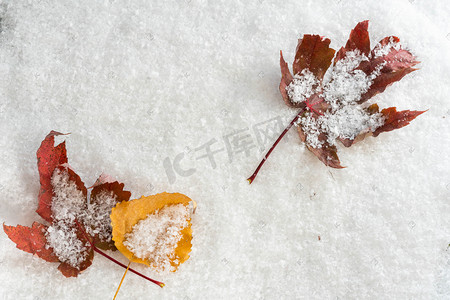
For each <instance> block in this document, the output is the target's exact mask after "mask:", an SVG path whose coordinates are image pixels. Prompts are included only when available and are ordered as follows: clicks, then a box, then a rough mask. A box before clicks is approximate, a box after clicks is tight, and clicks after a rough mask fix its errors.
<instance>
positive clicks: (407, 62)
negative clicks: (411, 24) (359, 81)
mask: <svg viewBox="0 0 450 300" xmlns="http://www.w3.org/2000/svg"><path fill="white" fill-rule="evenodd" d="M390 42H392V43H398V42H400V40H399V38H398V37H395V36H389V37H385V38H384V39H382V40H381V41H380V42H379V43H378V45H377V46H375V48H374V50H372V52H371V57H370V60H369V61H363V62H362V63H361V65H360V66H359V67H358V69H360V70H362V71H363V72H365V73H366V74H368V75H369V74H372V73H373V72H374V71H375V70H376V69H377V68H379V67H382V68H381V70H380V74H379V75H378V76H377V77H376V78H375V79H374V80H373V83H372V85H371V86H370V88H369V90H368V91H367V92H366V93H365V94H363V95H362V96H361V100H360V101H359V103H363V102H365V101H367V100H368V99H370V98H372V97H373V96H375V95H376V94H378V93H382V92H384V90H385V89H386V88H387V87H388V86H389V85H391V84H392V83H394V82H396V81H399V80H400V79H402V78H403V77H404V76H405V75H406V74H409V73H411V72H413V71H415V70H417V69H415V68H413V66H415V65H417V64H418V63H419V61H417V60H416V58H415V57H414V55H412V54H411V52H409V51H407V50H404V49H401V48H399V49H395V48H391V49H390V51H389V53H387V54H385V55H381V56H377V55H376V49H377V48H379V47H380V46H386V45H388V44H389V43H390Z"/></svg>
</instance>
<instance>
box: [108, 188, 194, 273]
mask: <svg viewBox="0 0 450 300" xmlns="http://www.w3.org/2000/svg"><path fill="white" fill-rule="evenodd" d="M190 202H193V201H192V200H191V199H190V198H189V197H187V196H185V195H183V194H180V193H161V194H157V195H152V196H147V197H144V196H142V197H141V198H139V199H135V200H131V201H124V202H121V203H118V204H117V205H116V207H114V208H113V209H112V211H111V224H112V228H113V230H112V239H113V241H114V243H115V245H116V247H117V249H118V250H119V251H120V252H121V253H122V254H123V255H125V257H127V258H128V259H129V260H130V261H132V262H137V263H142V264H146V265H148V266H152V267H154V268H156V269H158V266H156V265H155V264H154V263H152V258H145V259H141V258H138V257H136V256H135V255H134V254H133V252H131V251H130V250H129V249H128V248H127V247H126V246H125V245H124V242H125V241H126V234H127V233H130V232H131V231H132V230H133V226H134V225H136V224H137V223H138V222H139V221H141V220H144V219H146V218H147V217H148V216H149V215H151V214H153V213H155V212H157V211H159V210H161V209H163V208H165V207H167V206H170V205H177V204H182V205H184V206H188V205H189V203H190ZM190 221H191V219H190V218H189V219H187V222H188V226H186V227H185V228H184V229H182V231H181V235H182V237H181V239H180V241H179V242H178V244H177V246H176V248H175V251H174V255H173V256H172V257H171V259H170V264H171V266H172V267H173V270H174V271H176V269H177V268H178V266H179V265H180V264H181V263H183V262H185V261H186V260H187V259H188V258H189V253H190V252H191V246H192V244H191V240H192V228H191V222H190Z"/></svg>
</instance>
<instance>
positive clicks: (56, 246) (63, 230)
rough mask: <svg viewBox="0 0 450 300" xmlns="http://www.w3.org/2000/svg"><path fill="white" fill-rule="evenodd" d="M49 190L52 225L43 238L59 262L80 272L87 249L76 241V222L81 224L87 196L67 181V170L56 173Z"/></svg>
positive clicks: (56, 170) (71, 182)
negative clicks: (51, 195)
mask: <svg viewBox="0 0 450 300" xmlns="http://www.w3.org/2000/svg"><path fill="white" fill-rule="evenodd" d="M52 186H53V197H52V207H51V208H52V217H53V223H52V224H51V225H50V226H49V227H48V230H47V232H46V234H45V236H46V237H47V242H48V247H51V248H53V251H54V253H55V254H56V256H57V257H58V258H59V260H60V261H62V262H66V263H68V264H69V265H71V266H72V267H74V268H79V267H80V264H81V263H82V262H83V260H84V259H85V258H86V256H87V254H88V253H87V252H86V249H87V248H86V245H84V243H83V242H82V241H81V240H80V239H79V238H78V237H77V229H78V228H77V227H76V226H75V220H77V219H78V220H79V222H80V223H81V222H82V221H81V220H80V216H81V215H82V214H83V213H84V211H85V209H86V196H85V195H83V192H82V191H81V190H79V189H78V188H77V185H76V184H75V182H73V181H70V180H69V174H68V172H67V170H59V169H55V171H54V172H53V175H52Z"/></svg>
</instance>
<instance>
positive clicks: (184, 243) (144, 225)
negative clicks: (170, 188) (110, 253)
mask: <svg viewBox="0 0 450 300" xmlns="http://www.w3.org/2000/svg"><path fill="white" fill-rule="evenodd" d="M191 202H192V200H191V199H190V198H188V197H187V196H185V195H183V194H179V193H173V194H171V193H161V194H157V195H153V196H148V197H141V198H140V199H135V200H132V201H128V202H122V203H119V204H117V206H116V207H115V208H113V209H112V213H111V221H112V226H113V240H114V242H115V245H116V247H117V249H118V250H119V251H120V252H122V253H123V254H124V255H125V256H126V257H127V258H128V259H129V260H130V261H133V262H138V263H143V264H146V265H148V266H152V267H153V268H155V269H156V270H158V271H176V270H177V268H178V266H179V265H180V264H181V263H183V262H185V261H186V260H187V259H188V258H189V252H190V251H191V246H192V245H191V240H192V229H191V222H190V221H191V217H190V207H189V204H190V203H191Z"/></svg>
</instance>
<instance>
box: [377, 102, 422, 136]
mask: <svg viewBox="0 0 450 300" xmlns="http://www.w3.org/2000/svg"><path fill="white" fill-rule="evenodd" d="M424 112H425V111H416V110H402V111H397V108H395V107H389V108H385V109H383V110H382V111H381V113H382V114H383V115H384V117H385V118H386V120H385V123H384V125H383V126H381V127H379V128H378V129H377V130H375V131H374V132H373V136H374V137H376V136H378V135H379V134H380V133H382V132H386V131H391V130H394V129H398V128H402V127H404V126H406V125H408V124H409V122H411V121H412V120H414V119H415V118H416V117H417V116H418V115H420V114H423V113H424Z"/></svg>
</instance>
